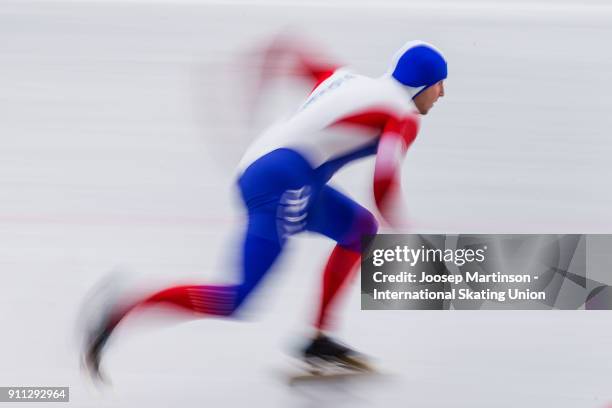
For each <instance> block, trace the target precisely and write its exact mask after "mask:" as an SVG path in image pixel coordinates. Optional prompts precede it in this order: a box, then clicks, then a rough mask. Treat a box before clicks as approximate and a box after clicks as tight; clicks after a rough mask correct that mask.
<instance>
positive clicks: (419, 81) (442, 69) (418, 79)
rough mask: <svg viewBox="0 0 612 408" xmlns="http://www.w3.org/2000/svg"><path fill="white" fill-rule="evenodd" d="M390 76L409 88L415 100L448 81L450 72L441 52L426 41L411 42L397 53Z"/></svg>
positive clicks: (389, 72) (390, 69)
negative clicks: (421, 94)
mask: <svg viewBox="0 0 612 408" xmlns="http://www.w3.org/2000/svg"><path fill="white" fill-rule="evenodd" d="M388 74H390V75H391V76H392V77H393V78H394V79H395V80H397V81H398V82H399V83H401V84H402V85H404V86H405V87H407V88H408V89H409V91H410V94H411V95H412V98H413V99H414V97H415V96H417V95H418V94H419V93H421V92H423V91H424V90H425V89H427V88H429V87H430V86H432V85H434V84H436V83H437V82H439V81H441V80H443V79H446V76H447V74H448V72H447V66H446V59H445V58H444V56H443V55H442V52H441V51H440V50H438V49H437V48H436V47H434V46H433V45H431V44H428V43H426V42H424V41H410V42H408V43H406V44H405V45H404V46H403V47H402V48H401V49H400V50H399V51H397V52H396V53H395V55H394V56H393V60H392V62H391V66H390V68H389V71H388Z"/></svg>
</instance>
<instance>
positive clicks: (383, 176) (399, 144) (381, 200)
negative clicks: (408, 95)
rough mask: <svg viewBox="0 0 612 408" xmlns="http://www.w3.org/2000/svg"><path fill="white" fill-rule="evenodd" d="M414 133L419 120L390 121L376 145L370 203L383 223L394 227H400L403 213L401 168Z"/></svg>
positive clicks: (412, 116)
mask: <svg viewBox="0 0 612 408" xmlns="http://www.w3.org/2000/svg"><path fill="white" fill-rule="evenodd" d="M418 129H419V118H418V116H416V115H411V116H408V117H405V118H403V119H390V120H389V122H388V123H387V125H386V126H385V129H384V131H383V134H382V135H381V137H380V142H379V144H378V151H377V153H376V164H375V167H374V199H375V201H376V206H377V207H378V210H379V212H380V214H381V216H382V217H383V219H384V220H385V221H386V222H387V223H389V224H390V225H391V226H394V227H399V226H400V224H402V222H401V220H402V212H403V209H405V207H404V205H403V202H404V201H403V199H402V196H401V184H400V182H401V177H400V170H401V165H402V161H403V158H404V156H405V154H406V151H407V150H408V148H409V147H410V145H411V144H412V142H413V141H414V139H415V138H416V136H417V133H418Z"/></svg>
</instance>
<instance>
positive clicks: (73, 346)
mask: <svg viewBox="0 0 612 408" xmlns="http://www.w3.org/2000/svg"><path fill="white" fill-rule="evenodd" d="M611 21H612V6H610V5H608V4H607V3H606V2H604V1H601V2H596V1H593V2H590V3H587V4H586V5H584V4H581V5H579V4H578V3H573V2H570V1H560V2H550V3H548V2H541V3H537V2H536V3H494V2H451V1H445V2H436V3H424V2H417V3H413V4H409V3H408V2H401V1H386V2H381V3H378V4H377V3H376V2H371V3H367V2H360V1H357V2H349V1H334V2H318V3H315V4H314V5H313V4H308V3H307V2H303V1H302V2H291V1H287V2H286V3H285V2H280V1H279V2H271V1H259V2H253V3H249V2H238V3H236V2H230V3H228V4H224V3H223V2H221V1H219V2H206V1H201V2H190V3H184V4H178V3H168V4H164V3H152V4H149V3H147V2H145V1H144V0H139V1H134V2H121V1H116V2H63V3H60V2H52V1H41V2H30V1H4V0H1V1H0V38H1V39H0V243H1V246H0V265H1V268H2V272H1V273H2V283H1V284H0V328H1V329H0V367H1V369H0V386H12V385H22V386H26V385H55V386H70V387H71V395H70V398H71V401H70V403H69V404H68V405H69V406H74V407H126V408H127V407H156V408H157V407H171V406H173V407H181V408H187V407H245V406H250V407H260V406H261V407H263V406H266V407H351V408H353V407H392V406H403V407H436V408H438V407H444V408H448V407H471V408H476V407H483V408H484V407H486V408H491V407H538V408H542V407H555V408H561V407H581V408H591V407H592V408H606V407H610V406H612V405H611V404H612V387H611V386H610V385H611V375H612V312H595V311H589V312H585V311H538V312H534V311H522V312H518V311H516V312H513V311H505V312H495V311H474V312H467V311H461V312H448V311H447V312H444V311H436V312H432V311H361V310H360V305H359V293H358V292H359V291H358V284H356V285H354V286H353V287H352V288H351V290H350V294H349V296H347V298H346V301H345V302H344V304H343V307H342V309H341V310H342V312H343V316H344V318H343V319H342V321H341V322H340V324H339V326H338V336H339V338H340V339H342V340H344V341H346V342H347V343H349V344H351V345H353V346H354V347H355V348H357V349H358V350H361V351H363V352H365V353H367V354H369V355H371V356H373V358H375V362H376V364H377V365H378V366H379V367H380V370H381V371H382V372H383V373H384V375H383V376H380V377H379V378H376V379H372V380H365V379H363V380H355V381H345V382H338V383H327V384H314V385H308V386H300V387H297V388H296V387H294V388H290V387H288V386H287V384H286V381H285V373H286V372H287V371H289V370H291V364H292V361H291V359H290V357H288V355H289V354H290V353H291V352H292V351H293V350H295V349H296V347H299V346H300V345H301V341H303V338H302V336H303V335H304V334H305V333H307V332H308V324H309V322H310V321H311V320H312V319H313V314H314V311H315V307H316V304H317V300H318V286H319V279H320V270H321V268H322V266H323V265H324V263H325V259H326V256H327V254H328V252H329V251H330V249H331V248H332V243H331V242H328V241H326V240H325V239H323V238H319V237H315V236H308V235H305V236H299V237H296V238H295V239H293V240H292V242H291V243H290V245H289V248H288V250H287V251H286V255H285V256H284V257H283V258H282V259H281V260H280V262H279V264H278V266H277V267H276V268H275V271H273V273H271V275H270V276H269V278H268V280H267V282H266V285H265V287H263V288H262V290H261V291H260V292H258V293H257V294H256V297H255V298H254V299H253V302H252V304H251V308H250V309H249V310H248V311H247V313H246V314H245V316H244V320H245V322H243V323H241V324H239V323H236V322H233V321H223V320H198V321H191V322H183V323H178V324H176V323H172V324H170V325H167V324H165V325H160V324H150V322H148V321H145V320H146V319H141V320H142V321H140V320H139V321H136V320H137V319H135V321H134V325H133V330H129V329H125V330H120V331H119V332H118V334H117V337H116V339H115V340H116V341H115V342H114V343H113V345H112V347H111V348H110V349H109V352H108V354H107V355H106V360H105V367H106V369H107V371H108V372H109V374H110V375H111V377H112V380H113V386H112V387H109V388H107V389H104V390H99V389H97V388H95V387H93V386H92V385H91V384H90V383H89V382H88V381H87V379H86V378H85V377H83V376H82V375H81V372H80V370H79V360H78V351H79V350H78V343H77V341H76V335H75V332H76V321H77V317H78V312H79V310H80V307H81V304H82V301H83V299H84V298H85V295H86V293H87V292H88V291H89V290H90V289H91V287H92V286H93V285H94V284H95V283H96V282H97V281H98V280H99V279H100V278H101V277H102V276H104V275H105V274H107V273H108V271H109V270H111V269H113V268H116V267H120V268H121V269H122V270H124V271H128V272H129V273H131V276H133V278H132V279H134V280H135V281H136V282H141V283H142V284H143V285H149V286H151V287H152V286H159V285H164V284H165V283H170V282H171V283H174V282H177V281H191V280H196V279H197V280H198V281H199V280H202V281H209V280H215V281H223V280H225V281H231V280H232V279H233V278H234V275H233V274H234V268H233V263H234V261H235V258H236V257H237V256H238V254H237V253H236V251H235V250H234V249H233V248H234V246H233V245H234V244H233V243H234V242H235V241H236V239H237V236H238V235H239V233H240V231H241V225H242V224H241V221H242V216H241V213H240V208H239V207H238V206H237V205H236V200H235V191H234V190H233V180H234V172H233V166H234V165H235V164H236V163H237V160H238V158H239V157H240V154H241V153H242V151H243V149H244V148H245V147H246V145H247V144H248V142H249V141H250V140H252V138H253V137H255V136H256V133H257V132H256V128H257V125H249V124H248V122H247V121H246V120H245V116H244V113H243V112H244V110H243V109H242V108H243V106H242V105H243V104H244V96H243V95H242V92H243V91H246V87H247V86H248V84H249V83H250V82H251V81H250V78H249V75H250V73H251V72H253V71H255V67H254V66H253V67H252V66H250V65H249V60H248V59H245V57H244V55H245V51H247V50H249V48H250V47H252V46H253V45H254V44H259V43H261V42H262V41H264V40H266V39H267V38H269V37H270V36H271V35H273V34H275V33H277V32H279V31H280V30H287V29H290V30H293V31H296V32H299V33H301V34H303V35H304V36H306V37H307V38H311V39H312V40H313V41H315V42H316V43H320V44H324V45H325V46H326V47H327V49H328V50H329V52H330V54H332V55H336V56H338V58H339V59H340V60H342V61H346V62H347V63H349V64H350V65H351V66H352V67H353V68H355V69H356V70H357V71H359V72H362V73H365V74H368V75H379V74H382V73H383V72H384V71H385V70H386V68H387V63H388V61H389V60H390V58H391V56H392V54H393V53H394V52H395V50H396V49H398V48H399V47H401V46H402V45H403V43H404V42H405V41H407V40H411V39H415V38H420V39H423V40H426V41H429V42H431V43H434V44H436V45H437V46H439V47H440V48H441V49H442V50H444V52H445V55H446V57H447V59H448V61H449V78H448V80H447V81H446V96H445V97H444V98H442V99H441V100H440V101H439V103H438V104H437V105H436V107H435V108H434V109H433V110H432V111H431V113H430V114H429V115H428V116H427V117H424V118H423V126H422V130H421V133H420V135H419V137H418V139H417V141H416V142H415V143H414V145H413V146H412V148H411V150H410V152H409V154H408V156H407V158H406V161H405V166H404V168H403V182H404V183H403V186H404V191H405V194H406V197H407V203H408V207H409V208H408V209H407V211H408V214H409V215H410V220H411V223H412V229H411V232H418V233H434V232H437V233H468V232H469V233H502V232H506V233H611V232H612V212H611V211H610V209H611V207H612V189H611V188H610V175H611V174H612V160H611V157H612V136H611V135H610V129H611V128H612V115H611V110H612V102H610V94H611V92H612V54H611V53H610V52H609V50H608V45H607V42H609V39H610V38H612V24H611ZM237 61H240V63H238V62H237ZM281 85H283V84H281ZM285 85H287V84H285ZM307 91H308V89H307V88H303V92H304V94H303V95H304V96H305V95H306V93H307ZM296 95H297V96H296ZM296 98H297V99H296ZM268 99H269V102H268V104H267V105H265V112H263V113H262V115H260V116H263V117H265V116H266V115H272V114H274V113H275V112H278V114H280V113H281V111H283V110H284V111H285V112H287V111H291V110H292V109H294V108H295V107H296V105H295V104H296V103H299V93H298V89H296V87H292V88H291V91H287V92H285V93H283V91H282V90H280V91H279V90H277V91H276V93H275V95H272V97H270V98H268ZM372 167H373V162H372V160H365V161H363V162H360V163H358V164H357V165H354V166H351V167H348V168H346V169H344V170H343V171H342V172H341V173H340V174H339V175H338V176H337V177H336V178H335V179H334V180H333V183H334V185H336V186H338V187H339V188H341V189H342V190H343V191H346V192H348V193H349V194H350V195H351V196H353V197H355V198H356V199H358V200H359V201H361V202H363V203H365V205H366V206H368V207H370V208H373V203H372V199H371V193H370V190H371V177H372V176H371V172H372ZM611 273H612V272H611ZM0 405H1V404H0ZM29 405H30V404H27V403H24V404H22V405H20V406H23V407H27V406H29ZM31 405H32V406H41V405H37V404H31ZM7 406H9V404H7ZM43 406H44V404H43ZM54 406H55V405H54Z"/></svg>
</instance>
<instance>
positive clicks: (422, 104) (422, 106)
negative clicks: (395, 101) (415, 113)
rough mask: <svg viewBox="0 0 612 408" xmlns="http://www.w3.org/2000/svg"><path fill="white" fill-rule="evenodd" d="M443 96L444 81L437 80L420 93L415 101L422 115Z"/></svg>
mask: <svg viewBox="0 0 612 408" xmlns="http://www.w3.org/2000/svg"><path fill="white" fill-rule="evenodd" d="M441 96H444V81H440V82H437V83H435V84H434V85H432V86H430V87H429V88H427V89H426V90H424V91H423V92H421V93H420V94H418V95H417V96H416V97H415V98H414V99H413V101H414V104H415V105H416V107H417V109H418V110H419V112H420V113H421V115H426V114H427V112H429V110H430V109H431V107H432V106H433V105H434V103H436V101H437V100H438V98H439V97H441Z"/></svg>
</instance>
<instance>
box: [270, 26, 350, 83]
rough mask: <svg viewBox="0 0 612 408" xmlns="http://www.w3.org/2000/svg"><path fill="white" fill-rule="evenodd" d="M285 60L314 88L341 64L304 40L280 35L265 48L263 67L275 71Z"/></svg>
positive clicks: (292, 69) (293, 70) (294, 71)
mask: <svg viewBox="0 0 612 408" xmlns="http://www.w3.org/2000/svg"><path fill="white" fill-rule="evenodd" d="M283 61H289V62H290V64H291V72H292V73H293V74H297V75H299V76H301V77H302V78H305V79H307V80H308V81H310V82H311V83H312V86H313V89H314V88H316V87H317V86H318V85H319V84H320V83H321V82H323V81H325V80H326V79H327V78H329V77H330V76H331V75H332V74H333V73H334V72H335V71H336V70H337V69H338V68H340V66H341V65H340V64H337V63H334V62H332V61H331V59H330V58H329V57H327V56H325V55H324V54H323V53H322V52H321V51H320V50H317V49H315V47H314V46H313V45H312V44H309V43H307V42H306V41H304V40H301V39H296V38H289V37H287V36H279V37H277V38H275V39H274V40H273V41H272V42H271V43H270V44H269V45H267V46H266V48H265V49H264V52H263V69H264V71H275V67H276V68H277V67H279V66H282V63H283Z"/></svg>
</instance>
